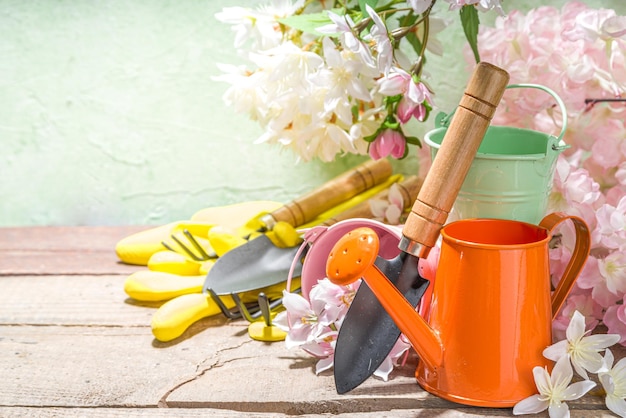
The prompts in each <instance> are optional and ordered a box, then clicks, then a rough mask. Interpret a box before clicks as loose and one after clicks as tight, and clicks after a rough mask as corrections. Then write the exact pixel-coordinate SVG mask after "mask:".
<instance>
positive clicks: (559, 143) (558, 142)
mask: <svg viewBox="0 0 626 418" xmlns="http://www.w3.org/2000/svg"><path fill="white" fill-rule="evenodd" d="M506 88H507V89H514V88H534V89H538V90H542V91H544V92H546V93H548V94H549V95H550V96H552V97H553V98H554V100H555V101H556V103H557V105H558V106H559V108H560V109H561V114H562V121H561V124H562V126H561V133H560V134H559V136H557V137H555V136H554V135H549V137H550V138H554V142H553V144H552V149H553V150H555V151H560V150H563V149H565V148H569V145H567V144H565V143H564V142H563V136H564V135H565V131H566V130H567V109H566V107H565V103H563V100H562V99H561V97H560V96H559V95H558V94H556V92H555V91H554V90H552V89H550V88H548V87H546V86H542V85H540V84H531V83H519V84H509V85H508V86H506ZM455 111H456V109H455V110H453V111H452V112H450V113H449V114H447V115H445V116H443V117H442V118H440V119H439V120H438V121H437V123H439V124H440V126H441V127H439V128H436V129H434V130H432V131H429V132H427V133H426V135H425V137H424V141H425V142H426V144H428V146H430V147H431V148H435V149H438V148H439V147H440V146H441V144H438V143H436V142H434V141H432V140H431V139H430V136H431V135H435V134H437V133H439V132H441V131H445V130H446V129H447V127H448V125H449V124H450V120H451V119H452V116H453V115H454V112H455ZM510 129H514V128H512V127H511V128H510ZM517 129H523V128H517ZM544 156H545V154H527V155H523V156H521V155H515V156H507V155H501V154H493V155H492V154H479V155H476V158H485V159H499V160H502V159H505V160H506V159H516V160H519V159H528V160H536V159H539V158H543V157H544Z"/></svg>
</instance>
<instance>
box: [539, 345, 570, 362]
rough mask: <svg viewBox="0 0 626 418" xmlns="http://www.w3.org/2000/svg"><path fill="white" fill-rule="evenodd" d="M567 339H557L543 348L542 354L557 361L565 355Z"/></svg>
mask: <svg viewBox="0 0 626 418" xmlns="http://www.w3.org/2000/svg"><path fill="white" fill-rule="evenodd" d="M568 344H569V343H568V341H567V340H563V341H559V342H558V343H555V344H552V345H551V346H550V347H548V348H546V349H545V350H543V356H544V357H545V358H547V359H548V360H552V361H558V360H559V359H560V358H561V357H563V356H566V355H567V345H568Z"/></svg>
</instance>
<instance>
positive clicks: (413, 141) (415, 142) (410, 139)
mask: <svg viewBox="0 0 626 418" xmlns="http://www.w3.org/2000/svg"><path fill="white" fill-rule="evenodd" d="M405 138H406V142H408V143H409V144H411V145H417V146H418V147H420V148H421V146H422V141H420V140H419V138H418V137H416V136H405Z"/></svg>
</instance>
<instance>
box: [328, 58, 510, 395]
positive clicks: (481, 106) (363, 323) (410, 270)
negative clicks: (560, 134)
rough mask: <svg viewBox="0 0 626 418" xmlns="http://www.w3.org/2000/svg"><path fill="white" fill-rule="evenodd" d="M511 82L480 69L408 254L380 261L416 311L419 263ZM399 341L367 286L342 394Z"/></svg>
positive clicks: (421, 282)
mask: <svg viewBox="0 0 626 418" xmlns="http://www.w3.org/2000/svg"><path fill="white" fill-rule="evenodd" d="M508 80H509V75H508V73H507V72H506V71H504V70H502V69H500V68H498V67H495V66H493V65H491V64H487V63H479V64H478V65H477V67H476V69H475V70H474V72H473V74H472V76H471V78H470V81H469V84H468V86H467V88H466V90H465V93H464V95H463V97H462V99H461V102H460V104H459V107H458V109H457V110H456V113H455V115H454V117H453V119H452V122H451V124H450V127H449V128H448V130H447V132H446V134H445V137H444V139H443V142H442V145H441V148H440V150H439V152H438V153H437V155H436V157H435V159H434V161H433V165H432V167H431V169H430V170H429V172H428V174H427V175H426V178H425V180H424V184H423V186H422V188H421V190H420V192H419V194H418V197H417V199H416V200H415V203H414V204H413V208H412V210H411V213H410V215H409V217H408V218H407V222H406V223H405V225H404V228H403V230H402V235H403V236H402V239H401V241H400V245H399V248H400V250H402V251H401V252H400V254H399V255H398V256H397V257H395V258H394V259H392V260H385V259H382V258H381V257H380V256H379V257H378V258H377V260H376V263H375V264H376V267H378V269H379V270H381V271H382V272H383V273H384V274H385V276H387V278H388V279H389V280H390V281H391V282H392V283H393V284H394V285H395V286H396V287H397V288H398V290H399V291H400V292H401V293H402V294H403V295H404V296H405V298H406V299H407V300H408V301H409V302H410V303H411V304H412V305H413V306H416V305H417V304H418V303H419V301H420V299H421V297H422V295H423V294H424V292H425V290H426V287H427V286H428V281H427V280H426V279H424V278H422V277H421V276H420V274H419V270H418V262H419V259H420V258H426V257H427V256H428V253H429V251H430V249H431V248H432V247H433V246H434V245H435V244H436V242H437V239H438V237H439V231H440V229H441V227H442V226H443V225H444V223H445V222H446V220H447V217H448V213H449V212H450V210H451V208H452V205H453V203H454V201H455V199H456V196H457V194H458V192H459V190H460V188H461V185H462V183H463V181H464V179H465V176H466V174H467V172H468V170H469V168H470V166H471V163H472V161H473V159H474V156H475V155H476V152H477V150H478V147H479V146H480V143H481V141H482V138H483V136H484V135H485V133H486V131H487V128H488V126H489V123H490V121H491V118H492V117H493V114H494V113H495V110H496V107H497V105H498V103H499V102H500V99H501V97H502V94H503V93H504V89H505V88H506V84H507V83H508ZM471 279H475V278H468V280H471ZM399 336H400V330H399V329H398V327H397V326H396V325H395V323H394V322H393V320H392V319H391V317H390V316H389V315H388V314H387V312H386V311H385V309H384V308H383V307H382V305H381V304H380V303H379V302H378V299H377V298H376V296H375V295H374V293H373V292H372V291H371V290H370V288H369V287H368V286H367V284H366V283H363V284H362V285H361V286H360V287H359V290H358V291H357V294H356V296H355V298H354V300H353V301H352V304H351V306H350V309H349V310H348V313H347V314H346V317H345V319H344V321H343V323H342V325H341V329H340V330H339V335H338V337H337V342H336V346H335V354H334V375H335V386H336V388H337V392H338V393H346V392H348V391H350V390H352V389H354V388H356V387H357V386H359V385H360V384H361V383H362V382H364V381H365V380H366V379H367V378H368V377H369V376H371V375H372V374H373V373H374V371H375V370H376V369H378V367H379V366H380V365H381V363H382V362H383V360H384V359H385V358H386V357H387V355H388V354H389V353H390V351H391V349H392V348H393V346H394V344H395V343H396V340H397V339H398V337H399Z"/></svg>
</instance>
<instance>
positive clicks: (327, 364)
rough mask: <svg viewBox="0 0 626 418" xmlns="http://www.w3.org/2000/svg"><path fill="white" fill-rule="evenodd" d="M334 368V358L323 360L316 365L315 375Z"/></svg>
mask: <svg viewBox="0 0 626 418" xmlns="http://www.w3.org/2000/svg"><path fill="white" fill-rule="evenodd" d="M331 367H333V356H330V357H326V358H323V359H321V360H320V361H318V362H317V364H316V365H315V374H320V373H322V372H323V371H326V370H328V369H330V368H331Z"/></svg>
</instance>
